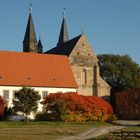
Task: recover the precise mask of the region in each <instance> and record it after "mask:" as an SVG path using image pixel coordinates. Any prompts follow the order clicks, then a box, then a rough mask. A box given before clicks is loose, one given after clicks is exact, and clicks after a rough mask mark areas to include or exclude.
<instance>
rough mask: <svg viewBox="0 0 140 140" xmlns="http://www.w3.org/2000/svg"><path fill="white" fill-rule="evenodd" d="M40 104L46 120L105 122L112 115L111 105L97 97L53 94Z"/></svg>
mask: <svg viewBox="0 0 140 140" xmlns="http://www.w3.org/2000/svg"><path fill="white" fill-rule="evenodd" d="M42 104H43V107H44V110H45V112H46V120H55V121H65V122H83V121H94V120H100V121H105V120H107V119H108V117H109V115H110V114H112V113H113V109H112V107H111V105H110V104H109V103H108V102H106V101H105V100H103V99H101V98H99V97H97V96H82V95H79V94H77V93H65V94H64V93H53V94H50V95H49V96H47V97H46V98H45V99H44V101H43V102H42ZM49 116H50V117H49ZM52 118H53V119H52Z"/></svg>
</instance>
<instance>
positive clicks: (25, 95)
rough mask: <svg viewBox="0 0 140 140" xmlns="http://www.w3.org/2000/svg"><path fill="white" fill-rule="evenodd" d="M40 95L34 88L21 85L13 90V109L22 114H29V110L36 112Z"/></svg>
mask: <svg viewBox="0 0 140 140" xmlns="http://www.w3.org/2000/svg"><path fill="white" fill-rule="evenodd" d="M40 99H41V97H40V95H39V94H38V93H37V92H36V91H34V89H31V88H26V87H23V88H22V89H20V90H19V91H16V92H15V99H13V110H14V111H15V112H21V113H23V115H26V116H27V115H30V113H31V112H36V111H37V108H38V101H39V100H40Z"/></svg>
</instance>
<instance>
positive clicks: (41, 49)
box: [38, 37, 43, 53]
mask: <svg viewBox="0 0 140 140" xmlns="http://www.w3.org/2000/svg"><path fill="white" fill-rule="evenodd" d="M38 53H43V46H42V43H41V39H40V37H39V41H38Z"/></svg>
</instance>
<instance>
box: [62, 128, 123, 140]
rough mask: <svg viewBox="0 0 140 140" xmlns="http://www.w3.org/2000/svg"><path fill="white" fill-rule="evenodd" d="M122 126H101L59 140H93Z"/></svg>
mask: <svg viewBox="0 0 140 140" xmlns="http://www.w3.org/2000/svg"><path fill="white" fill-rule="evenodd" d="M122 128H124V126H101V127H95V128H91V129H89V130H87V131H85V132H83V133H80V134H78V135H76V136H70V137H65V138H63V139H61V140H87V139H90V138H94V137H97V136H100V135H103V134H107V133H108V132H109V131H110V130H117V129H122Z"/></svg>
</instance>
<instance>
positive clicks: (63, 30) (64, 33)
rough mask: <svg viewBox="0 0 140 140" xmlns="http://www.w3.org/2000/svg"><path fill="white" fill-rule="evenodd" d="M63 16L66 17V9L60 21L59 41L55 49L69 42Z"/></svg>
mask: <svg viewBox="0 0 140 140" xmlns="http://www.w3.org/2000/svg"><path fill="white" fill-rule="evenodd" d="M65 15H66V8H64V9H63V20H62V25H61V30H60V34H59V40H58V43H57V47H58V46H60V45H61V44H63V43H65V42H66V41H68V40H69V37H68V32H67V26H66V19H65Z"/></svg>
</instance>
